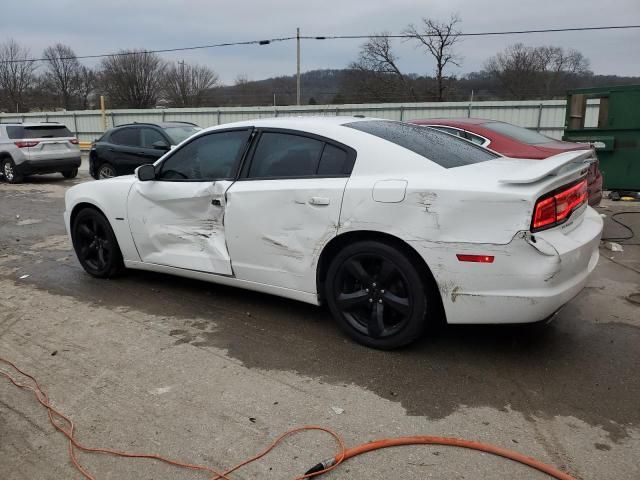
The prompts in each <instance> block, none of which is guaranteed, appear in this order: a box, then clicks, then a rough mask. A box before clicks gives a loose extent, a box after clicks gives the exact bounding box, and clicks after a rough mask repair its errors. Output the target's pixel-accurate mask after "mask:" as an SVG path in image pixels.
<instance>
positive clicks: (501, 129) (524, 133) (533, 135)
mask: <svg viewBox="0 0 640 480" xmlns="http://www.w3.org/2000/svg"><path fill="white" fill-rule="evenodd" d="M482 126H483V127H485V128H488V129H489V130H491V131H493V132H496V133H499V134H500V135H504V136H505V137H509V138H512V139H514V140H517V141H518V142H522V143H526V144H527V145H540V144H542V143H549V142H553V141H554V140H553V139H552V138H549V137H545V136H544V135H542V134H541V133H538V132H536V131H534V130H529V129H528V128H524V127H518V126H517V125H512V124H510V123H504V122H489V123H485V124H483V125H482Z"/></svg>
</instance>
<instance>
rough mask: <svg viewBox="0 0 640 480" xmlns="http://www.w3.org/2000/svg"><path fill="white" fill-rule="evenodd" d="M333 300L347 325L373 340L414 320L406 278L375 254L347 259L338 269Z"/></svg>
mask: <svg viewBox="0 0 640 480" xmlns="http://www.w3.org/2000/svg"><path fill="white" fill-rule="evenodd" d="M336 280H337V281H336V283H335V285H336V291H335V292H334V298H335V302H336V306H337V307H338V309H339V310H340V312H341V313H342V315H343V317H344V319H345V320H346V321H347V322H348V324H349V325H350V326H351V327H352V328H354V329H355V330H357V331H358V332H360V333H363V334H365V335H368V336H369V337H372V338H386V337H390V336H392V335H395V334H397V333H398V332H399V331H401V330H402V329H403V328H404V327H405V326H406V325H407V323H409V320H410V318H411V314H412V311H413V301H412V300H413V299H412V295H411V289H410V288H409V282H408V280H407V277H406V276H405V275H404V273H403V272H402V271H401V269H400V268H399V267H398V266H397V265H396V264H395V263H393V262H392V261H391V260H389V259H387V258H384V257H382V256H379V255H374V254H358V255H354V256H352V257H350V258H348V259H347V260H346V261H345V262H344V263H343V264H342V265H341V266H340V268H339V269H338V272H337V278H336Z"/></svg>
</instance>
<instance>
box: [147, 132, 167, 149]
mask: <svg viewBox="0 0 640 480" xmlns="http://www.w3.org/2000/svg"><path fill="white" fill-rule="evenodd" d="M156 142H162V143H163V144H165V145H168V143H167V139H166V138H164V136H163V135H162V134H161V133H160V132H159V131H158V130H155V129H153V128H143V129H142V146H143V147H146V148H153V144H154V143H156Z"/></svg>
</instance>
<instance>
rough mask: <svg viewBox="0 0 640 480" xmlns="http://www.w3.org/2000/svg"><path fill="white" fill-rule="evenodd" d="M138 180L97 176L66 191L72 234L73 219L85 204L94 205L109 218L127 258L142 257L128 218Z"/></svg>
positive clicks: (135, 258)
mask: <svg viewBox="0 0 640 480" xmlns="http://www.w3.org/2000/svg"><path fill="white" fill-rule="evenodd" d="M135 182H136V179H135V178H134V177H133V176H132V175H131V176H124V177H116V178H113V179H108V180H97V181H92V182H86V183H82V184H80V185H76V186H74V187H72V188H70V189H69V190H67V192H66V194H65V213H64V218H65V225H66V227H67V232H68V233H69V236H70V237H71V221H72V218H73V216H74V215H75V213H77V211H79V209H80V208H81V207H82V206H83V205H87V206H92V207H94V208H96V209H98V210H100V212H102V214H103V215H104V216H105V217H106V218H107V220H108V221H109V224H110V225H111V228H112V229H113V232H114V234H115V236H116V239H117V240H118V245H119V247H120V251H121V252H122V256H123V258H124V260H125V261H140V256H139V255H138V251H137V249H136V247H135V244H134V242H133V237H132V236H131V231H130V229H129V219H128V218H127V200H128V197H129V191H130V190H131V187H132V186H133V184H134V183H135Z"/></svg>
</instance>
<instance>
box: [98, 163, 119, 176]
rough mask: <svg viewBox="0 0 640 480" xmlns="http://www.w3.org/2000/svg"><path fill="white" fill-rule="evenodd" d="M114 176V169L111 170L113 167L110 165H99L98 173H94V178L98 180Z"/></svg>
mask: <svg viewBox="0 0 640 480" xmlns="http://www.w3.org/2000/svg"><path fill="white" fill-rule="evenodd" d="M115 176H116V169H115V168H113V165H111V164H110V163H103V164H102V165H100V168H98V171H97V173H96V177H97V179H98V180H102V179H105V178H112V177H115Z"/></svg>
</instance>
